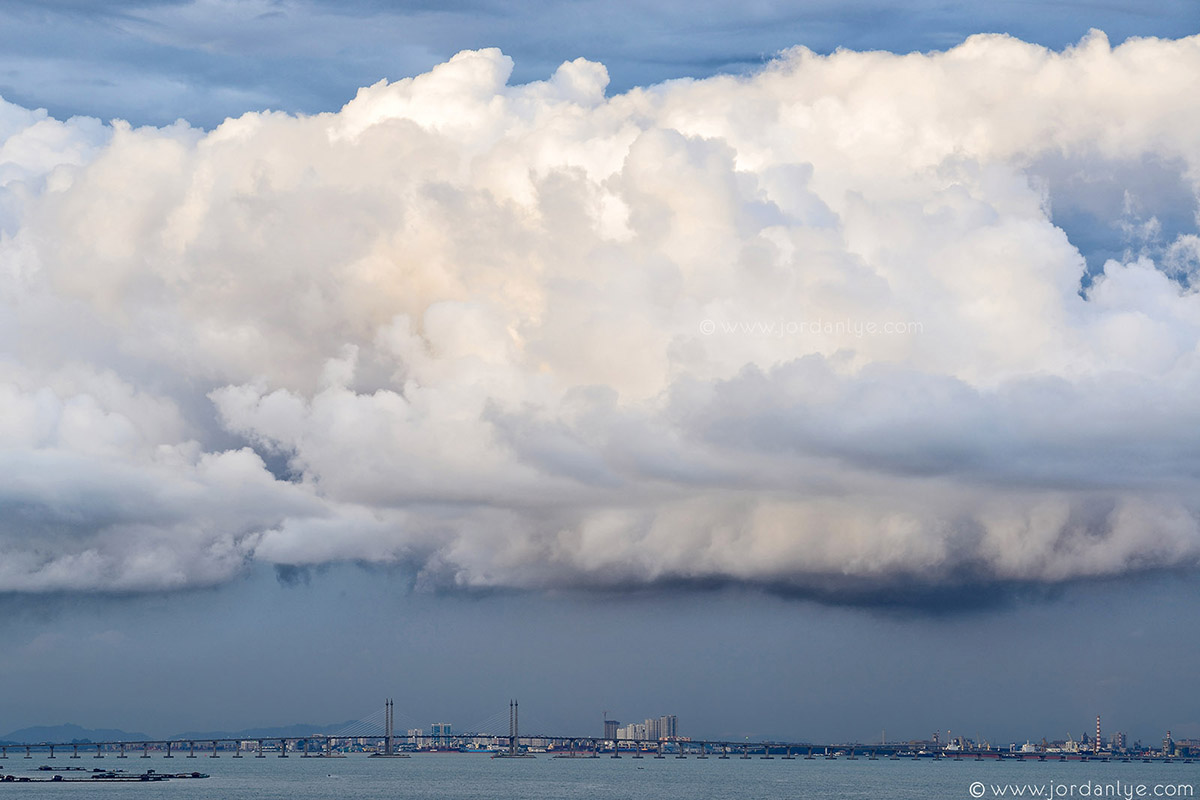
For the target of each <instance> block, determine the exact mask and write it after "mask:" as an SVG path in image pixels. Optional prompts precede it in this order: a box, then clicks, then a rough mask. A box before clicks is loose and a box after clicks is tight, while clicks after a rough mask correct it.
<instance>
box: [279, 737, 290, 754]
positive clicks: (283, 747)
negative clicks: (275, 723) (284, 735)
mask: <svg viewBox="0 0 1200 800" xmlns="http://www.w3.org/2000/svg"><path fill="white" fill-rule="evenodd" d="M279 757H280V758H287V757H288V754H287V739H280V740H279Z"/></svg>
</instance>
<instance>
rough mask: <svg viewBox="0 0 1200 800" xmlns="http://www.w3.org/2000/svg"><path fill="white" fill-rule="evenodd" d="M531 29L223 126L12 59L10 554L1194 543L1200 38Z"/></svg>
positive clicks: (726, 577)
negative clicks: (730, 65)
mask: <svg viewBox="0 0 1200 800" xmlns="http://www.w3.org/2000/svg"><path fill="white" fill-rule="evenodd" d="M512 67H513V64H512V61H511V60H510V59H509V58H508V57H506V56H504V55H503V54H502V53H500V52H499V51H497V50H481V51H473V52H463V53H460V54H459V55H457V56H455V57H454V58H452V59H451V60H450V61H448V62H447V63H445V64H441V65H439V66H437V67H436V68H434V69H433V70H432V71H430V72H429V73H427V74H424V75H420V76H417V77H415V78H411V79H406V80H401V81H397V82H394V83H388V82H380V83H378V84H376V85H374V86H370V87H367V88H364V89H362V90H360V91H359V93H358V95H357V96H356V97H355V98H354V99H353V100H351V101H350V102H349V103H347V104H346V106H345V107H344V108H342V109H341V110H340V111H338V112H336V113H327V114H319V115H315V116H301V117H295V116H289V115H286V114H280V113H270V112H263V113H253V114H247V115H245V116H243V117H240V118H238V119H230V120H227V121H226V122H225V123H224V124H223V125H221V126H219V127H217V128H216V129H214V130H212V131H211V132H208V133H206V132H204V131H202V130H199V129H196V128H192V127H189V126H188V125H186V124H185V123H178V124H176V125H174V126H171V127H167V128H133V127H131V126H129V125H127V124H124V123H121V122H114V123H112V124H111V125H106V124H101V123H100V122H98V121H96V120H91V119H81V118H76V119H72V120H68V121H66V122H60V121H56V120H52V119H49V118H47V117H46V116H45V114H44V113H39V112H35V111H28V110H26V109H22V108H19V107H16V106H14V105H12V104H6V103H3V102H2V101H0V337H2V338H0V410H2V412H3V414H2V416H0V463H2V464H3V466H4V470H3V474H4V476H5V480H4V481H3V483H2V484H0V592H2V591H22V592H37V591H60V590H86V591H93V590H100V591H104V590H116V591H129V590H159V589H170V588H176V587H184V586H190V585H201V584H211V583H215V582H220V581H223V580H227V579H229V578H230V577H231V576H233V575H235V574H237V573H238V571H239V570H241V569H243V568H244V567H245V565H246V564H248V563H251V562H254V561H259V562H267V563H275V564H281V565H295V566H303V565H315V564H321V563H326V562H330V561H341V560H363V561H376V562H399V563H404V564H407V565H410V566H411V567H412V568H413V569H415V570H416V571H417V572H418V575H419V581H420V582H421V583H423V584H427V585H431V586H438V587H461V588H467V589H476V588H488V587H517V588H540V587H580V586H582V587H595V588H608V589H621V588H637V587H644V586H648V585H660V584H661V585H675V584H696V585H708V584H711V583H713V582H725V581H733V582H745V583H750V584H757V585H762V586H767V587H772V588H776V589H778V590H781V591H786V592H794V593H797V594H801V595H813V596H819V597H823V598H826V599H828V600H831V601H835V602H836V601H842V600H846V601H858V600H862V599H864V598H866V599H870V598H872V597H884V596H889V597H891V596H895V597H919V596H922V594H923V593H927V592H938V591H942V590H954V589H955V588H956V587H963V586H979V585H1004V584H1008V583H1033V584H1054V583H1058V582H1064V581H1073V580H1079V579H1088V578H1096V577H1111V576H1120V575H1124V574H1128V573H1134V572H1139V571H1145V570H1154V569H1163V568H1181V567H1182V568H1189V567H1194V566H1195V565H1197V563H1198V562H1200V503H1198V502H1197V500H1196V497H1197V496H1200V495H1198V493H1197V489H1200V424H1197V423H1200V406H1197V403H1196V400H1195V398H1197V397H1200V360H1198V359H1200V351H1198V347H1197V345H1198V343H1200V294H1198V293H1197V291H1196V288H1195V287H1194V285H1193V283H1194V280H1195V275H1196V262H1197V258H1196V253H1197V252H1198V251H1197V246H1196V241H1197V233H1198V231H1197V222H1198V220H1197V207H1198V206H1197V197H1198V196H1200V140H1198V139H1197V138H1196V136H1195V131H1196V130H1198V129H1200V106H1198V105H1197V104H1196V103H1195V102H1194V100H1193V98H1194V97H1195V96H1196V94H1197V92H1198V91H1200V37H1192V38H1189V39H1182V40H1178V41H1169V40H1156V39H1131V40H1129V41H1127V42H1125V43H1124V44H1122V45H1121V46H1120V47H1116V48H1112V47H1110V46H1109V43H1108V41H1107V40H1106V39H1105V37H1104V35H1103V34H1101V33H1099V32H1093V33H1092V34H1090V35H1089V36H1088V37H1086V38H1085V39H1084V40H1083V41H1081V42H1080V43H1079V44H1078V45H1077V46H1075V47H1072V48H1068V49H1067V50H1065V51H1063V52H1053V51H1049V50H1046V49H1044V48H1041V47H1038V46H1035V45H1031V44H1026V43H1024V42H1021V41H1019V40H1016V39H1012V38H1008V37H1004V36H995V35H987V36H976V37H972V38H970V39H968V40H967V41H966V42H964V43H963V44H961V45H960V46H958V47H955V48H954V49H952V50H949V51H947V52H943V53H926V54H918V53H913V54H909V55H894V54H891V53H886V52H871V53H857V52H850V51H838V52H836V53H834V54H832V55H829V56H819V55H816V54H814V53H812V52H810V51H807V50H805V49H803V48H797V49H795V50H792V51H788V52H785V53H783V54H781V55H780V56H779V57H778V58H777V59H776V60H775V61H773V62H771V63H770V64H768V65H767V66H765V67H764V68H763V69H762V70H761V71H759V72H758V73H756V74H753V75H749V76H745V77H716V78H711V79H705V80H681V81H672V82H667V83H663V84H659V85H655V86H649V87H645V88H639V89H635V90H633V91H630V92H628V93H625V94H621V95H617V96H611V97H610V96H606V94H605V86H606V84H607V80H608V77H607V72H606V70H605V68H604V67H603V66H602V65H600V64H596V63H592V62H588V61H585V60H582V59H580V60H576V61H573V62H569V63H565V64H563V65H562V66H561V67H560V68H559V69H558V70H557V71H556V72H555V73H554V75H553V76H551V77H550V78H549V79H548V80H546V81H544V82H537V83H531V84H526V85H520V86H510V85H508V78H509V76H510V74H511V71H512ZM1139 163H1145V164H1153V165H1154V166H1153V169H1152V170H1150V171H1149V172H1146V173H1144V174H1143V175H1142V176H1141V178H1139V179H1138V180H1137V181H1136V182H1135V181H1134V180H1133V179H1132V178H1128V176H1130V175H1132V174H1133V172H1134V170H1133V168H1131V166H1130V165H1131V164H1139ZM1135 183H1136V185H1134V184H1135ZM1097 187H1100V188H1097ZM1101 189H1103V192H1107V194H1104V195H1103V196H1104V197H1108V196H1110V195H1111V196H1117V197H1122V198H1124V199H1123V200H1122V201H1121V203H1119V205H1120V207H1119V208H1116V209H1115V210H1113V209H1112V208H1110V207H1111V206H1112V205H1113V204H1112V203H1111V202H1108V201H1105V202H1100V201H1099V200H1096V201H1095V202H1091V201H1090V200H1089V198H1092V197H1100V196H1101V195H1102V194H1103V192H1101ZM1158 190H1161V192H1158ZM1113 193H1116V194H1115V195H1114V194H1113ZM1122 193H1123V194H1122ZM1160 194H1161V197H1170V198H1172V200H1171V204H1170V205H1171V209H1170V211H1171V216H1170V217H1169V218H1168V219H1167V222H1168V223H1169V224H1167V225H1166V226H1165V227H1164V225H1163V223H1162V221H1161V220H1159V218H1158V216H1155V215H1153V214H1151V213H1150V212H1149V211H1144V210H1143V211H1139V210H1138V209H1151V210H1154V209H1159V208H1160V207H1162V206H1163V203H1162V202H1158V201H1157V200H1156V198H1157V197H1159V195H1160ZM1179 198H1182V200H1180V199H1179ZM1106 203H1107V204H1106ZM1139 204H1140V205H1139ZM1106 209H1107V210H1106ZM1109 211H1111V212H1112V213H1111V214H1110V216H1109V217H1108V218H1105V216H1104V215H1105V214H1108V213H1109ZM1072 214H1075V216H1074V217H1072V216H1071V215H1072ZM1139 215H1140V216H1139ZM1068 218H1070V219H1072V220H1075V221H1073V222H1072V223H1071V224H1067V223H1066V222H1064V220H1066V219H1068ZM1079 219H1084V220H1086V221H1088V224H1089V225H1091V226H1092V228H1087V227H1086V226H1082V227H1081V224H1079V223H1077V220H1079ZM1178 220H1184V223H1179V222H1178ZM1101 233H1103V234H1104V235H1105V236H1108V237H1109V238H1111V237H1113V236H1117V237H1121V236H1123V237H1125V241H1126V242H1127V246H1126V247H1125V252H1124V255H1123V257H1119V258H1110V259H1108V260H1107V261H1102V262H1101V263H1100V264H1098V265H1095V266H1094V267H1090V266H1089V263H1088V258H1089V257H1092V256H1094V254H1093V253H1092V252H1091V251H1090V250H1089V251H1088V252H1086V253H1085V252H1081V247H1083V248H1084V249H1087V246H1086V240H1088V237H1089V236H1091V235H1092V234H1096V235H1100V234H1101Z"/></svg>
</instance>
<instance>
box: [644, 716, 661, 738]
mask: <svg viewBox="0 0 1200 800" xmlns="http://www.w3.org/2000/svg"><path fill="white" fill-rule="evenodd" d="M645 724H646V738H647V739H650V740H651V741H657V740H658V739H661V738H662V734H660V733H659V732H658V720H656V719H648V720H646V723H645Z"/></svg>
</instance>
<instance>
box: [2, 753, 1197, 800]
mask: <svg viewBox="0 0 1200 800" xmlns="http://www.w3.org/2000/svg"><path fill="white" fill-rule="evenodd" d="M40 764H50V765H53V766H56V767H64V766H80V767H84V768H85V769H91V768H93V767H96V766H103V767H105V768H109V769H111V768H124V769H126V770H127V771H130V772H141V771H144V770H145V769H147V768H150V769H156V770H158V771H159V772H184V771H189V772H190V771H192V770H197V771H200V772H206V773H208V774H209V775H210V776H211V777H209V778H207V779H205V780H181V781H171V782H167V783H139V784H133V785H129V784H119V783H118V784H97V785H79V784H68V785H61V784H60V785H54V784H17V783H0V800H4V798H8V797H12V798H30V797H54V798H60V797H71V798H80V800H82V799H83V798H126V797H136V798H144V799H145V800H158V798H172V799H173V800H185V799H187V798H221V799H222V800H273V799H274V798H279V800H305V799H311V800H326V799H328V800H334V798H338V799H339V800H340V798H356V799H357V798H362V800H375V798H379V799H380V800H383V799H384V798H386V799H387V800H398V799H402V800H425V799H426V798H428V800H505V799H506V798H513V800H539V799H540V798H547V800H549V799H551V798H553V799H554V800H560V799H562V800H568V799H570V798H581V799H582V798H587V800H607V799H608V798H614V799H615V798H621V799H622V800H651V799H652V798H654V799H657V798H676V797H678V798H689V799H691V798H695V799H696V800H703V798H714V799H716V798H719V799H720V800H728V798H752V799H758V800H784V799H785V798H786V800H808V799H809V798H812V800H818V799H819V800H828V799H829V798H844V799H845V800H854V799H855V798H863V800H906V798H913V799H914V800H916V799H917V798H920V800H929V798H954V800H966V799H967V798H972V797H976V798H978V797H986V798H994V797H998V796H1000V795H999V794H998V793H997V792H996V791H995V789H994V788H993V787H1004V786H1005V785H1008V784H1012V785H1014V786H1025V785H1029V786H1032V787H1040V788H1041V796H1043V797H1096V796H1102V797H1136V796H1137V795H1136V794H1131V793H1130V792H1136V788H1134V787H1136V786H1137V785H1139V784H1142V785H1145V786H1146V787H1147V788H1146V790H1145V792H1146V793H1145V794H1144V795H1142V796H1144V797H1156V796H1164V797H1195V796H1196V791H1197V786H1198V785H1200V764H1184V763H1181V762H1175V763H1171V764H1164V763H1152V764H1143V763H1141V762H1132V763H1121V762H1110V763H1100V762H1066V763H1059V762H1045V763H1038V762H1035V763H1019V762H1010V761H1004V762H991V761H984V762H976V761H973V760H967V761H953V760H943V761H931V760H921V761H911V760H902V761H890V760H885V759H881V760H878V761H870V760H867V759H865V758H861V759H859V760H857V761H849V760H845V759H839V760H837V761H826V760H824V759H814V760H812V761H808V760H805V759H803V758H799V759H796V760H794V761H787V760H784V759H781V758H775V759H773V760H769V761H768V760H762V759H758V758H752V759H749V760H743V759H740V758H736V757H735V758H731V759H729V760H728V761H725V760H720V759H716V758H709V759H707V760H703V759H697V758H695V757H692V758H688V759H686V760H683V759H675V758H666V759H661V760H659V759H653V758H643V759H634V758H630V757H624V758H621V759H611V758H598V759H553V758H549V757H546V756H541V757H539V758H536V759H518V760H499V759H498V760H492V759H490V758H488V757H487V756H485V755H467V754H462V755H450V754H442V755H432V754H430V755H417V756H414V757H413V758H407V759H390V760H385V759H368V758H366V757H363V756H351V757H348V758H341V759H320V758H312V759H301V758H297V757H290V758H287V759H281V758H277V757H274V756H269V757H267V758H262V759H256V758H242V759H234V758H231V757H230V756H228V755H225V756H223V757H221V758H219V759H210V758H207V757H203V756H202V757H198V758H195V759H188V758H182V757H176V758H173V759H171V760H165V759H163V758H161V757H154V758H150V759H140V758H129V759H126V760H124V761H122V760H118V759H116V758H114V757H112V756H109V757H107V758H105V759H104V760H103V761H98V760H93V759H91V758H90V757H89V758H81V759H79V760H71V759H64V758H62V757H59V758H57V759H55V760H54V761H45V760H44V759H38V758H34V759H32V760H26V759H23V758H18V757H12V756H10V757H9V758H8V759H7V760H6V761H0V775H4V774H14V775H45V773H37V772H33V771H32V770H34V769H35V768H36V767H37V766H38V765H40ZM69 774H79V773H69ZM972 784H976V785H975V786H974V787H972ZM1084 786H1086V787H1087V788H1086V789H1084V788H1082V787H1084ZM1104 787H1109V788H1108V789H1107V790H1105V789H1104ZM972 788H974V792H972ZM1098 788H1099V789H1100V791H1099V792H1098V791H1097V789H1098ZM1009 791H1011V790H1009ZM1156 792H1157V794H1156ZM1025 796H1026V797H1028V796H1030V791H1029V789H1026V790H1025Z"/></svg>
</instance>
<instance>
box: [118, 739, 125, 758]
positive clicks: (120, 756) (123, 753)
mask: <svg viewBox="0 0 1200 800" xmlns="http://www.w3.org/2000/svg"><path fill="white" fill-rule="evenodd" d="M124 757H125V743H124V742H121V755H119V756H117V758H124Z"/></svg>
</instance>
